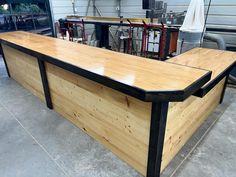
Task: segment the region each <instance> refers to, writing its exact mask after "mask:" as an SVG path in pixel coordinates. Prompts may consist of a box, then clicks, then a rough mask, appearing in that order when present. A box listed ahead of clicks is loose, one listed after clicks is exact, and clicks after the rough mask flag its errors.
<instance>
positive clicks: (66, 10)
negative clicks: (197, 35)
mask: <svg viewBox="0 0 236 177" xmlns="http://www.w3.org/2000/svg"><path fill="white" fill-rule="evenodd" d="M164 2H166V3H167V4H168V11H170V10H172V11H175V12H181V11H184V10H187V8H188V4H189V2H190V0H164ZM208 3H209V0H205V4H206V7H207V5H208ZM51 4H52V11H53V14H54V19H55V20H58V19H59V18H64V17H65V16H66V15H68V14H72V13H73V8H72V2H71V0H51ZM87 5H88V0H76V8H77V14H78V15H85V13H86V8H87ZM91 5H92V3H91ZM96 6H97V7H98V9H99V10H100V12H101V14H102V16H118V13H117V9H116V7H117V6H118V1H117V0H96ZM206 9H207V8H206ZM235 9H236V0H212V6H211V8H210V12H209V17H208V20H207V24H211V25H217V26H220V27H222V28H225V26H226V25H230V26H233V27H234V28H236V10H235ZM92 12H93V9H92V6H91V7H90V8H89V15H92ZM121 15H122V16H124V17H145V10H143V9H142V0H121ZM223 36H224V38H225V39H226V41H227V43H228V44H229V45H230V44H233V45H236V35H235V34H233V33H232V34H231V33H229V34H224V33H223Z"/></svg>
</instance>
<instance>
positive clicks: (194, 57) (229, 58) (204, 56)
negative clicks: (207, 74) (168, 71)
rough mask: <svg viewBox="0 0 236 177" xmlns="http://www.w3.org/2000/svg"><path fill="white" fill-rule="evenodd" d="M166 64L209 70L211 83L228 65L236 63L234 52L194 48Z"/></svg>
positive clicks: (235, 53)
mask: <svg viewBox="0 0 236 177" xmlns="http://www.w3.org/2000/svg"><path fill="white" fill-rule="evenodd" d="M167 62H171V63H176V64H181V65H185V66H191V67H196V68H202V69H206V70H210V71H212V76H211V80H210V81H212V80H214V79H215V78H216V77H217V76H219V74H220V73H222V72H223V71H224V70H225V69H227V68H228V67H229V66H230V65H232V64H234V63H235V62H236V52H229V51H225V50H215V49H208V48H195V49H192V50H190V51H188V52H186V53H183V54H181V55H178V56H176V57H173V58H171V59H169V60H168V61H167ZM210 81H209V82H210ZM206 84H207V83H206Z"/></svg>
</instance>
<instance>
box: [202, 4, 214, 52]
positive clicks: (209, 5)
mask: <svg viewBox="0 0 236 177" xmlns="http://www.w3.org/2000/svg"><path fill="white" fill-rule="evenodd" d="M211 1H212V0H209V4H208V8H207V13H206V18H205V22H204V27H203V31H202V35H201V41H200V47H202V44H203V37H204V33H205V31H206V23H207V19H208V16H209V11H210V7H211Z"/></svg>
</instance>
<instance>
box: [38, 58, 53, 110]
mask: <svg viewBox="0 0 236 177" xmlns="http://www.w3.org/2000/svg"><path fill="white" fill-rule="evenodd" d="M38 64H39V71H40V75H41V80H42V85H43V90H44V96H45V100H46V104H47V107H48V108H49V109H53V106H52V100H51V95H50V90H49V86H48V78H47V73H46V69H45V65H44V61H42V60H40V59H39V58H38Z"/></svg>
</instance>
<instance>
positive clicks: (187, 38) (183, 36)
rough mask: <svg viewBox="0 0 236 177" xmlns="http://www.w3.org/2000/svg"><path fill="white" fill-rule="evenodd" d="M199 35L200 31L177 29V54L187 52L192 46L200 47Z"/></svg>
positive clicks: (200, 34)
mask: <svg viewBox="0 0 236 177" xmlns="http://www.w3.org/2000/svg"><path fill="white" fill-rule="evenodd" d="M201 37H202V33H201V32H187V31H179V36H178V41H177V55H179V54H181V53H184V52H187V51H188V50H191V49H193V48H196V47H200V44H201Z"/></svg>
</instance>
